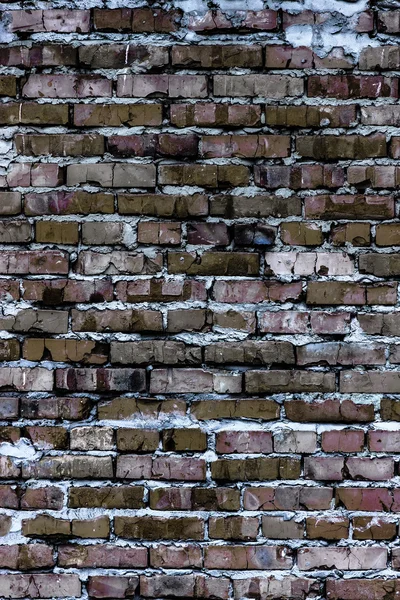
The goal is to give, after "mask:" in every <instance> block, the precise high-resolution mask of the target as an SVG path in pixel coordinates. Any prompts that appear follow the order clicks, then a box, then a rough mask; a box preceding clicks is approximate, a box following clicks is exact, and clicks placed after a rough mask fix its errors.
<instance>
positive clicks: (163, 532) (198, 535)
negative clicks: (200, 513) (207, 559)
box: [114, 516, 204, 540]
mask: <svg viewBox="0 0 400 600" xmlns="http://www.w3.org/2000/svg"><path fill="white" fill-rule="evenodd" d="M114 523H115V534H116V535H117V536H118V537H121V538H124V539H148V540H154V539H165V540H174V539H187V540H189V539H193V540H201V539H203V537H204V522H203V521H202V520H201V519H199V518H197V517H180V518H179V517H177V518H175V517H172V518H169V519H165V518H163V517H154V516H152V517H115V519H114Z"/></svg>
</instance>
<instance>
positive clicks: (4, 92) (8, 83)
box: [0, 75, 17, 97]
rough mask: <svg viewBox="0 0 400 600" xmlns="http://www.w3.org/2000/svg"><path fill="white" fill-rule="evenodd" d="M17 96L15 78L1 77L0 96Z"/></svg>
mask: <svg viewBox="0 0 400 600" xmlns="http://www.w3.org/2000/svg"><path fill="white" fill-rule="evenodd" d="M16 95H17V78H16V77H13V76H12V75H2V76H1V77H0V96H11V97H15V96H16Z"/></svg>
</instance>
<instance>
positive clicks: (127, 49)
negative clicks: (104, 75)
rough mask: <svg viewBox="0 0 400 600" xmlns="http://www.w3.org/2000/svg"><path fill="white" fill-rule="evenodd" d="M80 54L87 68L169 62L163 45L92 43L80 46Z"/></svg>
mask: <svg viewBox="0 0 400 600" xmlns="http://www.w3.org/2000/svg"><path fill="white" fill-rule="evenodd" d="M78 54H79V63H80V65H81V66H82V67H83V68H86V69H123V68H126V67H127V66H130V67H140V66H143V67H145V68H152V67H163V66H164V65H167V64H168V62H169V56H168V50H167V48H165V47H162V46H135V45H128V46H126V44H90V45H85V46H80V47H79V49H78Z"/></svg>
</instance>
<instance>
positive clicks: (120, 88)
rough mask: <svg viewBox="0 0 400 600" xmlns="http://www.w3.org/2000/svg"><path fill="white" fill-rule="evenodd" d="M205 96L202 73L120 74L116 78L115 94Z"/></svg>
mask: <svg viewBox="0 0 400 600" xmlns="http://www.w3.org/2000/svg"><path fill="white" fill-rule="evenodd" d="M154 94H157V97H165V96H167V97H169V98H181V97H183V98H206V97H207V95H208V92H207V77H206V76H204V75H122V76H118V78H117V96H118V97H121V98H124V97H130V98H132V97H133V98H135V97H136V98H146V97H147V96H150V95H151V96H152V97H154Z"/></svg>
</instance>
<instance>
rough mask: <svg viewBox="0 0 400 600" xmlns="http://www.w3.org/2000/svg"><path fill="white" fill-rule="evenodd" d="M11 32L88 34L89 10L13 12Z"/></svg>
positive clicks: (10, 15) (11, 14) (10, 14)
mask: <svg viewBox="0 0 400 600" xmlns="http://www.w3.org/2000/svg"><path fill="white" fill-rule="evenodd" d="M8 16H9V18H10V24H9V30H10V31H17V32H34V33H37V32H51V31H56V32H60V33H73V32H77V33H87V32H88V31H89V18H90V14H89V11H88V10H12V11H10V12H9V13H8Z"/></svg>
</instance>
